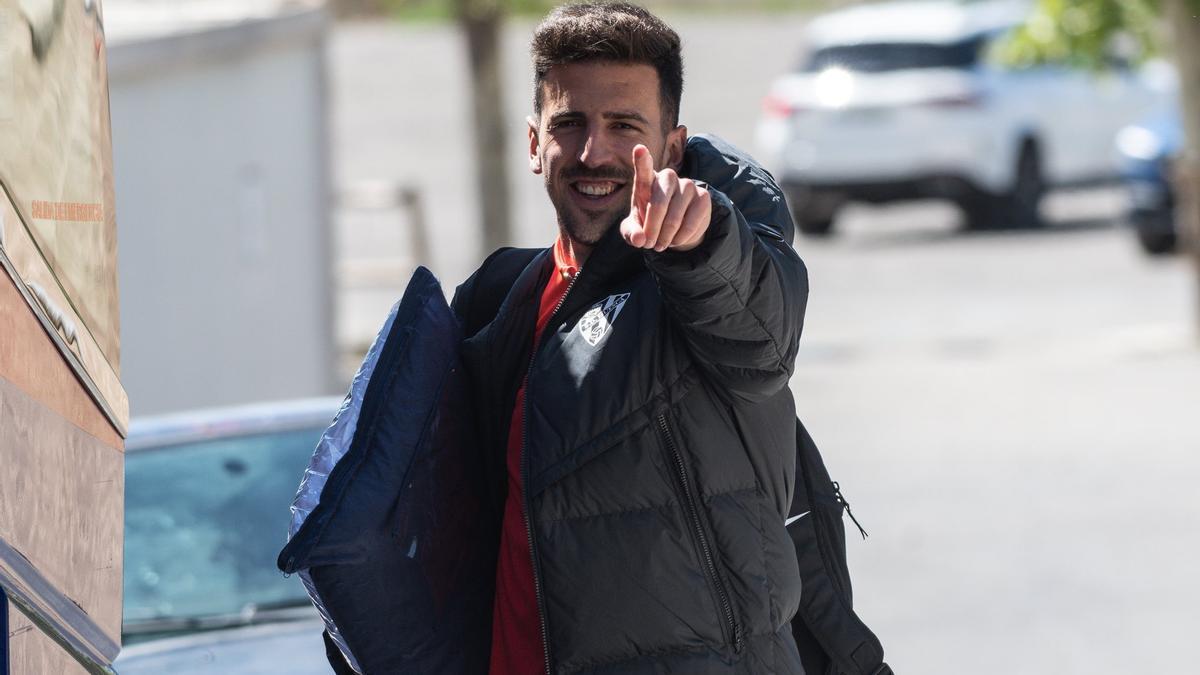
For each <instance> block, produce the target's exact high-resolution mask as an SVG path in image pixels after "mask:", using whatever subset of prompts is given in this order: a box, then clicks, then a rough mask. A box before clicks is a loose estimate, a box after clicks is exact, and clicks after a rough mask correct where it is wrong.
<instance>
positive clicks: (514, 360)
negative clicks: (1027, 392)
mask: <svg viewBox="0 0 1200 675" xmlns="http://www.w3.org/2000/svg"><path fill="white" fill-rule="evenodd" d="M532 56H533V61H534V67H535V83H534V115H533V116H532V117H531V118H530V119H529V165H530V168H531V169H532V171H533V172H534V173H535V174H539V175H540V176H542V178H543V180H544V181H545V185H546V191H547V193H548V195H549V198H550V201H551V202H552V203H553V205H554V209H555V211H556V213H557V221H558V222H557V225H558V228H557V229H558V232H557V240H556V241H555V243H554V245H553V246H551V247H549V248H547V249H540V250H532V249H526V250H522V249H502V250H500V251H498V252H496V253H494V254H493V255H492V256H490V257H489V258H488V259H487V260H486V261H485V262H484V264H483V265H482V266H481V268H480V269H479V270H478V271H477V272H476V273H475V274H474V275H473V276H472V277H471V278H470V279H468V280H467V282H465V283H464V284H463V285H462V286H460V287H459V289H458V292H457V293H456V296H455V301H454V309H455V311H456V312H457V313H458V315H459V317H460V318H461V319H462V320H463V323H464V328H465V332H466V335H467V339H466V340H465V341H464V344H463V364H464V368H465V370H466V371H467V374H468V376H469V377H470V378H471V380H472V381H473V382H474V383H475V385H476V386H475V387H474V389H475V392H474V396H475V401H474V405H475V408H476V411H477V417H478V420H479V432H480V438H481V439H482V446H483V448H484V464H486V465H488V466H487V471H488V473H489V475H491V476H493V477H494V478H493V481H492V493H491V496H492V499H493V500H494V501H493V503H494V505H495V513H496V514H497V515H496V522H495V523H494V524H493V526H494V530H492V531H494V532H496V533H497V534H496V536H497V538H498V539H497V543H496V545H497V546H498V554H497V564H496V577H495V582H496V587H495V601H494V606H493V617H492V619H493V620H492V642H491V656H490V673H491V674H492V675H530V674H531V673H541V672H544V673H631V674H633V673H647V674H648V673H688V674H693V675H700V674H705V673H713V674H716V673H723V674H724V673H728V674H733V673H737V674H746V675H750V674H754V675H761V674H766V673H780V674H782V673H789V674H790V673H802V672H803V668H802V667H801V665H800V658H799V656H798V654H797V649H796V645H795V642H794V641H793V638H792V634H791V631H790V627H789V622H790V620H791V619H792V617H793V615H794V614H795V612H796V609H797V606H798V603H799V600H800V578H799V574H798V570H797V561H796V554H795V551H794V549H793V545H792V542H791V541H790V539H789V538H788V534H787V532H786V530H785V528H784V518H785V515H786V513H787V509H788V505H789V503H790V501H791V497H792V489H793V486H792V480H793V476H794V475H795V461H796V458H795V448H796V427H795V411H794V404H793V401H792V396H791V393H790V391H789V390H788V387H787V384H788V380H789V377H790V375H791V373H792V369H793V366H794V360H795V355H796V349H797V345H798V341H799V338H800V332H801V325H802V322H803V316H804V307H805V302H806V299H807V290H808V289H807V277H806V273H805V269H804V266H803V263H801V261H800V259H799V258H798V257H797V255H796V253H795V251H794V250H793V249H792V247H791V243H790V242H791V238H792V224H791V221H790V220H789V219H788V216H787V209H786V206H785V205H784V202H783V199H782V196H781V194H780V191H779V189H778V187H776V186H775V184H774V182H773V181H772V180H771V178H770V176H769V175H768V174H767V173H766V172H765V171H763V170H762V169H761V168H760V167H758V165H756V164H754V163H753V162H752V161H751V160H749V159H748V158H746V157H744V156H742V155H741V154H740V153H738V152H737V151H736V150H734V149H733V148H731V147H730V146H728V145H726V144H724V143H722V142H721V141H719V140H716V139H713V138H706V137H696V138H691V139H689V137H688V132H687V129H686V128H685V127H683V126H681V125H679V123H678V118H679V105H680V97H681V93H682V88H683V66H682V62H681V58H680V41H679V37H678V35H676V33H675V32H674V31H673V30H671V29H670V28H669V27H668V26H666V25H665V24H664V23H663V22H662V21H661V20H659V19H658V18H657V17H655V16H653V15H651V14H650V13H648V12H646V11H645V10H643V9H641V8H639V7H636V6H633V5H629V4H624V3H612V4H576V5H567V6H564V7H560V8H559V9H557V10H555V11H554V12H552V13H551V14H550V15H549V16H548V17H547V18H546V19H545V20H544V21H543V22H542V23H541V24H540V25H539V26H538V27H537V29H536V32H535V34H534V38H533V43H532Z"/></svg>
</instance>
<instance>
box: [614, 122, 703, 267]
mask: <svg viewBox="0 0 1200 675" xmlns="http://www.w3.org/2000/svg"><path fill="white" fill-rule="evenodd" d="M630 202H631V203H630V205H629V216H627V217H626V218H625V220H623V221H621V236H622V237H624V238H625V241H626V242H627V243H628V244H629V245H630V246H633V247H636V248H645V249H654V250H655V251H665V250H667V249H670V250H672V251H690V250H691V249H693V248H696V246H698V245H699V244H700V242H702V241H704V233H705V232H707V231H708V222H709V219H710V218H711V216H712V199H711V198H710V197H709V194H708V190H705V189H704V188H702V187H700V186H699V185H698V184H697V183H696V182H695V181H692V180H689V179H687V178H680V177H679V174H677V173H675V171H673V170H672V169H663V170H662V171H655V170H654V158H653V157H651V156H650V150H649V149H647V148H646V146H644V145H637V146H635V147H634V148H633V197H632V199H631V200H630Z"/></svg>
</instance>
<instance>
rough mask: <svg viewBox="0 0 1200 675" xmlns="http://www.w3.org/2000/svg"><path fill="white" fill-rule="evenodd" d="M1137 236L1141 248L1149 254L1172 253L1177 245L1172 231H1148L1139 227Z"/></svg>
mask: <svg viewBox="0 0 1200 675" xmlns="http://www.w3.org/2000/svg"><path fill="white" fill-rule="evenodd" d="M1137 237H1138V243H1139V244H1141V245H1142V250H1143V251H1145V252H1146V253H1149V254H1150V255H1166V254H1168V253H1174V252H1175V248H1176V247H1177V245H1178V242H1177V241H1176V236H1175V233H1174V232H1161V231H1149V230H1146V229H1143V228H1140V227H1139V228H1138V230H1137Z"/></svg>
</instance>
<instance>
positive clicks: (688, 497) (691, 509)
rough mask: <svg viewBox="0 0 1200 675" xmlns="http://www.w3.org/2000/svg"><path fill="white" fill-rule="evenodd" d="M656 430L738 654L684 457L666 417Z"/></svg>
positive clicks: (737, 633)
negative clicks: (665, 450)
mask: <svg viewBox="0 0 1200 675" xmlns="http://www.w3.org/2000/svg"><path fill="white" fill-rule="evenodd" d="M658 427H659V429H660V430H661V431H662V435H663V439H664V440H665V441H666V444H667V450H668V452H670V454H671V461H672V462H674V464H675V472H676V476H677V477H678V478H679V484H680V486H681V487H682V488H683V497H684V501H685V502H686V504H687V511H688V516H689V518H690V519H691V525H692V532H693V533H694V534H695V535H696V540H697V541H698V542H699V543H700V550H701V553H702V554H703V557H704V565H705V571H706V572H707V574H708V578H709V580H710V581H711V582H712V585H713V588H714V589H715V590H716V593H717V599H718V600H719V602H720V604H721V611H722V612H723V613H724V618H725V627H726V628H727V629H728V631H729V635H730V636H731V637H732V642H733V651H734V653H739V652H741V651H742V631H741V627H740V626H739V625H738V623H737V620H736V619H735V618H734V616H733V605H732V604H731V603H730V602H729V594H728V593H727V592H726V591H725V584H724V583H723V582H722V581H721V576H720V575H719V574H718V573H717V562H716V558H715V557H713V552H712V547H711V546H710V545H709V542H708V535H707V534H705V531H704V525H703V523H701V522H700V509H699V508H698V507H697V505H696V499H695V497H693V496H692V490H691V481H689V480H688V474H687V468H686V466H685V465H684V463H683V455H681V454H680V453H679V447H678V446H677V445H675V437H674V436H673V435H672V434H671V427H669V426H668V425H667V415H666V413H660V414H659V415H658Z"/></svg>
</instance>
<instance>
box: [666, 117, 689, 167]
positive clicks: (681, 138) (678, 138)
mask: <svg viewBox="0 0 1200 675" xmlns="http://www.w3.org/2000/svg"><path fill="white" fill-rule="evenodd" d="M687 138H688V134H687V127H685V126H684V125H682V124H680V125H679V126H677V127H675V128H674V129H672V130H670V131H669V132H667V147H666V151H665V152H664V153H663V159H664V164H665V166H664V168H665V167H670V168H672V169H674V170H675V171H679V167H681V166H683V151H684V149H685V148H687Z"/></svg>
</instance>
